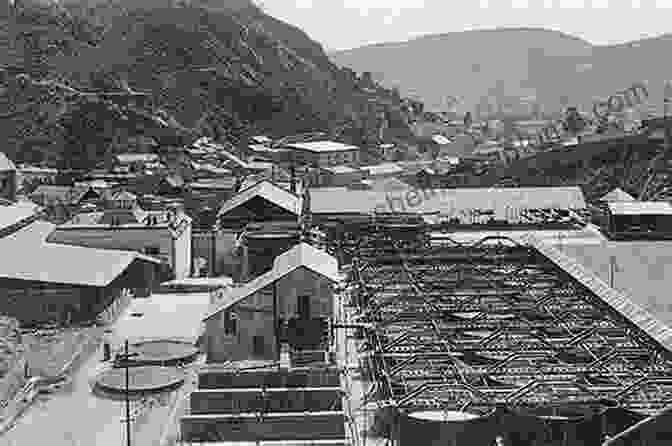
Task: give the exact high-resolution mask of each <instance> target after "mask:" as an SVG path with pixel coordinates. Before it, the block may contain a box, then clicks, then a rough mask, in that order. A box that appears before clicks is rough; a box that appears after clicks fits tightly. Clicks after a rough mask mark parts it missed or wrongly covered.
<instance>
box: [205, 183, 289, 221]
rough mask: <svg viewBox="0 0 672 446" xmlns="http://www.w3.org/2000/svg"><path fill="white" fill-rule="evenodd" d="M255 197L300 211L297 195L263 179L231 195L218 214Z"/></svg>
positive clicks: (284, 207) (287, 208)
mask: <svg viewBox="0 0 672 446" xmlns="http://www.w3.org/2000/svg"><path fill="white" fill-rule="evenodd" d="M255 197H262V198H264V199H265V200H268V201H270V202H271V203H273V204H276V205H278V206H280V207H281V208H283V209H286V210H288V211H289V212H292V213H294V214H296V215H299V213H300V212H301V199H300V198H299V197H297V196H296V195H294V194H293V193H291V192H289V191H286V190H285V189H283V188H281V187H279V186H277V185H275V184H274V183H271V182H270V181H266V180H264V181H261V182H259V183H257V184H255V185H254V186H251V187H249V188H247V189H244V190H242V191H240V192H239V193H238V194H236V195H234V196H233V197H231V199H230V200H228V201H226V202H225V203H224V204H223V205H222V207H221V209H220V210H219V212H218V215H223V214H226V213H227V212H229V211H231V210H232V209H234V208H237V207H238V206H240V205H242V204H244V203H247V202H248V201H249V200H251V199H253V198H255Z"/></svg>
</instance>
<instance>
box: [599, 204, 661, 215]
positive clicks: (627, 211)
mask: <svg viewBox="0 0 672 446" xmlns="http://www.w3.org/2000/svg"><path fill="white" fill-rule="evenodd" d="M608 205H609V211H610V212H611V213H612V214H614V215H672V205H670V203H668V202H667V201H632V202H626V201H620V202H611V203H609V204H608Z"/></svg>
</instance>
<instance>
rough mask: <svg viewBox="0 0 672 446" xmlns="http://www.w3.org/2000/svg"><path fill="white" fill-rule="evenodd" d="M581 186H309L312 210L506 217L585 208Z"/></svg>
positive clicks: (339, 212)
mask: <svg viewBox="0 0 672 446" xmlns="http://www.w3.org/2000/svg"><path fill="white" fill-rule="evenodd" d="M585 207H586V203H585V200H584V198H583V193H582V192H581V189H580V188H579V187H539V188H463V189H428V190H413V189H410V190H409V191H406V192H405V193H404V192H402V191H400V192H397V193H389V192H386V191H371V190H366V191H360V190H343V189H322V188H315V189H310V208H311V212H313V213H317V214H320V213H335V214H341V213H358V214H371V213H374V212H387V213H399V212H401V213H425V214H426V213H437V212H438V213H440V214H442V215H447V216H450V215H455V216H457V215H458V214H460V213H461V212H469V211H470V210H493V211H494V212H495V216H496V218H501V219H504V218H505V216H506V215H507V213H508V212H510V210H511V209H584V208H585Z"/></svg>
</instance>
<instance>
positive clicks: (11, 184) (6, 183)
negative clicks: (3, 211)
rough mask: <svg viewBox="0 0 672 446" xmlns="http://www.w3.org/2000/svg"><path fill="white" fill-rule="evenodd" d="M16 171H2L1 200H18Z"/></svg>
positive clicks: (0, 182) (0, 174)
mask: <svg viewBox="0 0 672 446" xmlns="http://www.w3.org/2000/svg"><path fill="white" fill-rule="evenodd" d="M16 189H17V182H16V171H14V170H6V171H0V198H4V199H5V200H11V201H14V200H16Z"/></svg>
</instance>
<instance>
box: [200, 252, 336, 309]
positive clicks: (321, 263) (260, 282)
mask: <svg viewBox="0 0 672 446" xmlns="http://www.w3.org/2000/svg"><path fill="white" fill-rule="evenodd" d="M300 267H304V268H307V269H309V270H311V271H313V272H314V273H316V274H319V275H321V276H323V277H326V278H328V279H330V280H331V281H334V282H336V281H338V280H339V279H340V276H339V274H338V261H337V260H336V259H335V258H334V257H332V256H331V255H329V254H327V253H326V252H325V251H322V250H319V249H317V248H315V247H313V246H311V245H309V244H307V243H299V244H298V245H296V246H294V247H293V248H292V249H290V250H289V251H286V252H285V253H283V254H281V255H279V256H278V257H276V258H275V261H274V262H273V268H272V269H271V270H270V271H268V272H266V273H264V274H262V275H261V276H259V277H257V278H256V279H254V280H251V281H250V282H247V283H245V284H243V285H241V286H239V287H234V288H231V289H230V290H228V291H225V294H224V296H223V297H222V298H221V299H220V300H219V301H217V302H216V303H214V304H213V306H212V307H213V308H212V311H210V312H209V313H208V315H207V316H205V317H204V320H207V319H210V318H211V317H213V316H215V315H217V314H219V313H220V312H222V311H224V310H226V309H227V308H230V307H231V305H234V304H236V303H237V302H240V301H241V300H243V299H245V298H246V297H248V296H250V295H252V294H254V293H256V292H257V291H260V290H261V289H263V288H264V287H266V286H268V285H270V284H272V283H273V282H275V281H277V280H279V279H281V278H283V277H285V276H286V275H287V274H289V273H291V272H292V271H294V270H295V269H297V268H300Z"/></svg>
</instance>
